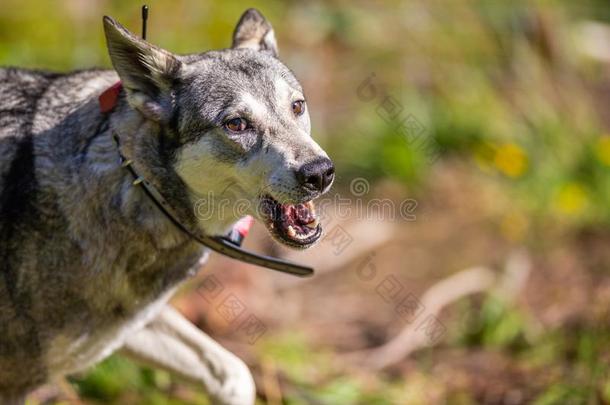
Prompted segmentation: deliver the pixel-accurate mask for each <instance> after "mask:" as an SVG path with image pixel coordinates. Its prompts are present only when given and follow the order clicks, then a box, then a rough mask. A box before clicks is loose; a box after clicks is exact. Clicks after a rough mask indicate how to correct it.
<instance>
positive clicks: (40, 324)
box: [0, 9, 334, 405]
mask: <svg viewBox="0 0 610 405" xmlns="http://www.w3.org/2000/svg"><path fill="white" fill-rule="evenodd" d="M104 29H105V33H106V39H107V43H108V50H109V53H110V58H111V60H112V64H113V66H114V68H115V70H116V72H115V71H103V70H85V71H79V72H74V73H70V74H55V73H47V72H40V71H28V70H21V69H3V70H0V95H1V96H0V402H1V403H2V404H19V403H22V402H23V399H24V398H25V396H26V395H27V394H28V393H29V392H30V391H31V390H33V389H34V388H36V387H37V386H39V385H41V384H43V383H45V382H47V381H50V380H52V379H53V378H54V377H60V376H63V375H66V374H70V373H74V372H77V371H79V370H83V369H85V368H87V367H89V366H91V365H93V364H95V363H97V362H99V361H100V360H102V359H104V358H105V357H107V356H108V355H110V354H111V353H113V352H114V351H116V350H118V349H122V350H124V351H125V352H126V353H128V354H130V355H132V356H134V357H135V358H137V359H140V360H142V361H144V362H146V363H148V364H152V365H154V366H158V367H162V368H165V369H167V370H170V371H171V372H174V373H177V374H178V375H180V376H182V377H185V378H187V379H189V380H191V381H194V382H196V383H200V384H203V386H204V388H205V390H207V392H208V393H209V395H210V396H211V397H213V398H214V400H215V403H223V404H240V405H245V404H251V403H253V402H254V397H255V390H254V383H253V380H252V377H251V375H250V372H249V370H248V368H247V367H246V366H245V364H244V363H242V362H241V361H240V360H239V359H238V358H237V357H235V356H234V355H232V354H231V353H229V352H228V351H226V350H225V349H223V348H222V347H221V346H220V345H218V344H217V343H216V342H214V341H213V340H212V339H211V338H209V337H208V336H206V335H205V334H204V333H203V332H201V331H200V330H199V329H197V328H196V327H194V326H193V325H192V324H191V323H189V322H188V321H187V320H186V319H184V318H183V317H182V316H181V315H180V314H179V313H178V312H177V311H175V310H173V309H171V308H170V307H169V306H168V305H167V304H166V303H167V301H168V299H169V298H170V296H171V295H172V293H173V292H174V291H175V290H176V288H177V286H179V284H180V282H181V281H183V280H185V279H186V278H188V277H189V276H190V275H192V274H193V273H194V271H195V270H196V269H197V268H199V267H200V265H201V263H203V262H205V259H206V249H204V248H203V247H202V246H201V245H199V244H198V243H196V242H195V241H194V240H193V239H191V238H190V237H189V236H188V235H187V234H185V233H184V232H182V231H181V230H180V229H179V228H177V227H176V226H175V224H174V223H172V221H170V220H169V219H168V218H167V217H166V216H165V215H164V214H163V212H161V210H160V209H159V208H158V207H157V206H156V205H155V204H154V203H153V201H152V200H151V199H150V198H149V196H148V195H146V193H145V192H144V190H143V189H142V188H141V187H139V186H136V185H134V184H133V178H132V176H131V174H130V173H129V172H128V171H127V170H126V169H125V168H124V167H122V166H121V164H120V162H119V159H118V156H119V150H118V148H117V145H116V144H115V143H114V142H113V137H112V136H113V135H116V136H118V137H119V138H120V139H121V149H122V153H123V154H124V155H125V156H126V157H127V158H129V159H130V160H132V161H133V164H134V166H136V167H137V168H138V170H139V172H140V173H142V174H143V175H144V177H146V179H147V181H148V182H150V184H152V185H154V186H156V187H157V189H158V190H161V192H162V193H163V196H164V197H165V198H166V200H167V201H169V202H170V203H171V204H172V206H173V207H172V208H173V209H174V212H176V213H177V214H178V215H179V216H180V221H181V222H183V223H185V224H188V225H189V226H194V227H197V228H198V229H201V230H202V231H203V232H205V233H206V234H208V235H223V234H225V233H226V232H227V231H228V230H229V229H230V228H231V226H232V225H233V224H234V223H235V222H236V221H237V220H238V219H239V218H238V216H237V214H236V213H233V212H232V211H233V210H230V209H229V210H227V209H221V208H223V207H226V206H230V205H231V203H238V201H244V200H245V201H249V202H250V203H251V204H250V208H249V211H250V212H248V213H249V214H251V215H254V216H256V217H257V218H258V219H259V220H261V221H262V222H263V223H264V224H266V225H267V228H268V230H269V232H270V233H271V234H272V235H273V236H274V238H275V239H276V240H278V241H280V242H282V243H284V244H286V245H288V246H291V247H296V248H305V247H309V246H310V245H312V244H313V243H314V242H315V241H316V240H317V239H318V238H319V237H320V233H321V228H320V225H319V224H318V221H317V219H316V218H315V211H314V207H313V203H311V200H313V199H314V198H316V197H318V196H319V195H321V194H322V193H324V192H326V191H327V190H328V188H329V187H330V185H331V183H332V181H333V177H334V174H333V172H334V168H333V165H332V163H331V161H330V160H329V158H328V156H327V155H326V153H325V152H324V151H323V150H322V149H321V148H320V147H319V146H318V145H317V144H316V142H314V140H313V139H312V138H311V136H310V120H309V115H308V112H307V106H306V103H305V100H304V95H303V90H302V89H301V86H300V85H299V83H298V81H297V80H296V79H295V77H294V75H293V74H292V73H291V71H290V70H289V69H288V68H286V67H285V66H284V65H283V64H282V63H281V62H280V61H279V60H278V59H277V46H276V42H275V38H274V33H273V30H272V28H271V26H270V25H269V23H268V22H267V21H266V20H265V18H264V17H263V16H262V15H261V14H260V13H259V12H258V11H256V10H253V9H250V10H248V11H246V12H245V13H244V15H243V16H242V17H241V19H240V20H239V23H238V25H237V27H236V28H235V32H234V35H233V45H232V48H230V49H224V50H221V51H211V52H205V53H201V54H193V55H186V56H179V55H175V54H172V53H170V52H168V51H165V50H163V49H160V48H158V47H155V46H153V45H151V44H149V43H147V42H146V41H144V40H142V39H139V38H138V37H136V36H135V35H133V34H131V33H130V32H128V31H127V30H126V29H125V28H123V27H122V26H121V25H119V24H118V23H117V22H115V21H114V20H113V19H111V18H108V17H105V18H104ZM118 80H121V82H122V85H123V90H122V91H121V93H120V94H119V97H118V101H117V103H116V106H115V107H114V109H113V110H112V111H111V112H108V113H102V112H101V111H100V107H99V104H98V96H100V94H101V93H102V92H103V91H104V90H105V89H107V88H109V87H110V86H112V85H113V84H114V83H115V82H117V81H118ZM202 196H203V197H205V200H206V204H207V206H206V207H207V210H208V211H209V210H210V209H212V210H215V211H214V212H215V213H216V214H215V215H206V216H205V218H203V216H201V215H196V213H195V212H196V209H195V206H196V204H197V202H198V201H200V200H201V198H202ZM227 202H228V204H227ZM221 205H222V206H223V207H220V206H221ZM261 206H265V207H266V209H259V207H261ZM269 207H271V209H269ZM242 211H243V210H240V214H242V215H243V212H242ZM278 212H280V213H282V214H281V215H278Z"/></svg>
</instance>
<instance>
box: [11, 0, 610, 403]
mask: <svg viewBox="0 0 610 405" xmlns="http://www.w3.org/2000/svg"><path fill="white" fill-rule="evenodd" d="M148 4H149V5H150V7H151V18H150V21H149V37H148V39H149V41H151V42H153V43H155V44H157V45H159V46H161V47H164V48H166V49H168V50H171V51H173V52H176V53H193V52H203V51H205V50H209V49H216V48H224V47H228V46H229V45H230V43H231V34H232V31H233V28H234V25H235V23H236V22H237V20H238V18H239V16H240V15H241V13H242V12H243V11H244V10H245V8H247V7H256V8H258V9H260V10H261V11H262V12H263V14H264V15H265V16H266V17H267V18H268V19H269V20H270V22H271V23H272V25H273V26H274V28H275V31H276V37H277V38H278V42H279V46H280V55H281V59H282V60H283V61H284V62H285V63H286V64H287V65H288V66H289V67H290V68H291V69H293V70H294V71H295V73H296V75H297V77H298V78H299V79H300V80H301V82H302V84H303V86H304V88H305V91H306V95H307V98H308V105H309V109H310V112H311V115H312V123H313V132H314V136H315V138H316V139H317V140H318V141H319V142H320V143H321V144H322V145H323V146H324V147H325V148H326V149H327V150H328V152H329V154H330V155H331V156H332V157H333V159H334V160H335V162H336V165H337V173H338V178H337V184H336V186H335V192H336V193H338V195H341V196H343V197H345V198H354V193H353V189H352V190H351V193H350V185H352V186H353V182H354V179H360V180H362V179H364V181H365V182H366V185H367V187H368V188H370V189H369V190H368V193H366V195H365V196H364V197H365V199H373V198H387V199H391V200H392V201H397V202H400V201H403V200H404V199H406V198H408V199H411V200H413V201H417V208H416V209H415V211H414V215H415V216H416V220H415V221H408V220H405V218H404V217H403V218H398V219H395V220H393V221H385V222H384V224H385V225H387V223H391V226H392V227H393V228H392V232H391V237H390V238H387V239H384V240H383V243H379V244H377V245H375V246H369V245H366V243H365V242H366V241H362V243H363V245H362V247H360V248H359V249H358V251H357V252H352V253H349V254H348V253H345V254H344V253H343V252H340V253H341V254H338V253H337V252H335V254H334V255H333V254H331V255H330V256H328V261H327V262H328V263H331V262H336V263H338V264H337V265H336V266H335V267H336V268H333V271H330V270H329V271H328V272H324V271H323V272H322V273H323V274H322V275H320V276H319V277H317V278H315V279H314V280H312V281H310V282H307V283H306V284H304V285H302V286H301V285H299V286H300V288H298V289H295V288H294V286H292V285H291V284H290V283H289V282H285V280H284V279H281V280H280V281H278V280H277V278H274V277H273V276H270V275H268V274H263V275H260V274H261V273H255V272H254V271H250V270H244V268H243V267H240V265H238V264H234V263H230V262H228V261H224V260H222V259H221V258H215V261H214V262H213V263H212V264H211V265H210V266H209V269H212V270H206V271H208V272H210V271H213V272H214V274H215V275H217V277H219V279H221V280H222V282H223V285H225V287H226V288H227V290H231V291H235V292H236V295H237V296H239V297H240V299H241V300H242V301H243V302H244V303H245V305H246V306H247V307H248V309H249V311H250V312H252V313H255V314H256V316H257V317H259V318H261V319H262V320H263V321H264V322H265V325H266V326H267V330H266V333H265V334H264V336H263V337H262V338H261V339H260V340H258V341H257V342H256V343H255V344H250V345H248V344H245V343H244V342H243V341H241V343H240V341H239V336H238V335H239V334H238V333H237V331H236V330H235V328H234V327H231V326H230V325H227V324H226V322H225V323H223V322H222V320H219V319H218V316H215V315H213V310H212V308H211V306H210V304H209V303H207V302H206V301H205V300H202V299H201V297H199V296H198V295H197V293H196V287H197V284H196V282H195V283H191V284H189V286H187V287H185V289H184V291H183V292H181V294H180V296H179V297H178V298H177V299H176V301H175V304H176V305H177V306H178V307H179V308H181V310H182V311H183V312H185V313H186V314H187V316H188V317H189V318H190V319H191V320H193V321H194V322H196V323H197V324H198V325H199V326H201V327H202V328H203V329H204V330H206V332H208V333H210V334H211V335H212V336H215V337H216V338H218V339H220V340H221V341H222V342H223V343H224V344H226V345H227V346H228V347H230V348H231V349H232V350H235V351H236V352H238V353H239V354H240V356H241V357H242V358H244V359H246V361H247V362H248V364H250V365H251V367H252V369H253V371H254V373H255V376H256V378H257V383H258V386H259V391H260V392H259V397H260V402H261V403H270V404H280V403H285V404H309V403H311V404H420V403H422V404H424V403H449V404H471V403H489V404H521V403H536V404H541V405H542V404H564V403H569V404H597V403H610V374H609V372H610V365H609V364H608V361H609V360H610V331H609V326H610V322H609V320H610V318H609V317H608V315H609V313H608V308H609V304H610V281H609V280H610V278H609V277H608V274H609V271H610V254H609V253H608V252H609V247H610V232H609V229H610V228H609V225H610V114H609V112H610V108H609V106H610V2H608V1H602V0H597V1H594V0H585V1H578V2H575V1H568V0H566V1H552V0H547V1H522V0H515V1H510V2H501V1H475V0H471V1H466V0H455V1H438V0H432V1H425V0H413V1H383V2H381V1H364V0H356V1H346V0H345V1H341V0H332V1H325V2H322V1H308V2H296V1H267V2H256V1H254V2H251V3H248V4H244V3H243V2H238V1H234V0H230V1H224V2H212V1H205V0H181V1H161V0H159V1H149V2H148ZM140 5H141V3H140V2H133V1H119V0H116V1H110V0H108V1H104V0H90V1H82V0H81V1H79V0H56V1H42V0H38V1H35V0H19V1H18V0H0V65H14V66H21V67H31V68H39V69H51V70H60V71H67V70H71V69H83V68H88V67H93V66H103V67H109V66H110V65H109V59H108V56H107V53H106V50H105V44H104V40H103V32H102V24H101V17H102V15H105V14H107V15H111V16H113V17H115V18H116V19H118V21H120V22H121V23H123V24H124V25H126V26H127V27H128V28H130V29H131V30H132V31H134V32H136V33H139V32H140V20H139V18H140V11H139V7H140ZM358 197H360V196H358ZM335 224H342V225H341V226H342V228H341V229H346V230H349V229H358V230H357V231H353V232H351V233H350V232H348V233H350V235H351V237H352V238H353V239H354V245H353V246H356V245H357V243H358V242H359V240H361V239H368V238H370V237H371V235H376V234H377V233H378V234H381V231H380V229H381V228H379V227H378V226H376V225H375V224H370V223H369V222H366V221H362V218H357V217H354V216H353V215H352V218H335V219H334V220H333V221H331V225H330V226H329V227H328V228H329V229H334V228H333V226H335ZM354 224H355V225H354ZM358 225H361V226H362V227H365V228H364V229H365V231H362V230H361V229H362V228H353V226H356V227H357V226H358ZM350 226H352V228H350ZM252 243H253V245H254V246H257V247H258V248H261V249H266V250H267V251H269V252H272V253H274V254H284V252H283V251H282V250H281V249H278V248H277V247H275V246H273V245H272V244H271V243H270V242H268V240H266V239H265V236H264V234H263V233H260V232H259V235H257V236H256V238H255V240H254V242H252ZM322 245H324V243H323V244H322ZM358 246H360V245H358ZM327 247H328V246H327ZM315 249H317V248H314V250H315ZM320 249H321V250H320V251H319V252H322V253H316V252H315V251H314V252H311V253H307V254H304V255H303V256H301V260H308V258H310V257H313V256H315V255H316V254H318V255H323V252H325V251H324V246H321V247H320ZM327 250H328V249H327ZM331 250H332V249H331ZM346 252H347V250H346ZM514 252H521V253H519V254H523V252H526V253H525V255H526V257H527V260H528V261H529V262H530V263H531V272H530V273H529V275H528V277H527V280H526V281H525V282H524V284H523V286H522V287H521V288H520V289H519V290H518V291H517V292H516V294H515V297H513V299H511V300H506V299H500V298H498V297H497V296H496V295H494V294H493V293H489V294H483V295H478V296H475V297H474V298H468V299H464V300H460V301H459V302H458V303H456V304H455V305H452V306H451V307H450V308H448V309H447V310H445V311H443V312H442V314H441V315H440V319H441V320H442V322H443V325H444V326H445V327H446V333H445V335H444V336H443V338H442V341H440V342H438V343H435V344H434V345H432V346H431V347H428V348H425V349H423V350H419V351H417V352H415V353H412V354H410V355H409V356H408V357H407V358H405V359H400V358H398V359H396V364H393V365H392V367H390V368H388V369H386V370H384V371H383V372H380V371H376V370H373V369H370V368H367V367H366V366H363V367H345V362H344V360H343V357H342V355H343V353H346V352H352V351H355V350H360V349H365V348H370V347H374V346H378V345H380V344H381V343H383V342H385V341H387V340H389V339H390V338H391V337H393V336H395V335H396V334H397V333H398V332H399V331H400V330H401V329H402V328H403V327H404V326H405V322H404V319H401V318H400V316H397V315H396V313H395V312H394V311H393V307H391V306H388V304H387V302H385V301H384V299H383V297H381V298H380V296H379V291H378V289H376V288H375V285H372V284H368V285H367V284H366V283H364V282H363V281H362V280H361V279H360V280H359V279H357V277H354V269H356V270H357V269H358V268H359V267H358V266H360V264H359V263H361V262H362V258H363V257H365V256H366V254H369V253H371V254H373V255H374V259H373V263H374V266H375V269H376V270H377V271H378V274H379V275H394V276H396V277H397V278H398V279H400V280H401V283H402V285H403V286H404V287H405V290H408V291H411V292H412V293H413V294H415V295H416V296H418V297H421V296H422V295H423V293H424V292H425V291H426V289H427V288H428V287H430V286H431V285H432V284H433V283H434V282H435V281H438V280H440V279H442V278H444V277H445V276H447V275H450V274H452V273H454V272H456V271H458V270H460V269H462V268H464V267H468V266H475V265H483V266H488V267H491V268H493V269H495V270H497V271H498V273H499V274H500V273H501V272H502V269H503V268H504V263H506V261H507V260H508V259H510V257H512V255H514V254H515V253H514ZM308 255H310V256H308ZM328 266H330V265H328ZM330 267H332V266H330ZM330 267H329V268H330ZM322 270H324V269H322ZM259 275H260V276H259ZM201 277H203V276H201ZM380 277H381V276H380ZM295 290H296V291H295ZM280 307H281V308H280ZM77 396H79V397H80V400H77V399H76V397H77ZM39 403H49V404H55V403H57V404H59V403H87V404H89V403H91V404H98V403H100V404H101V403H112V404H127V403H129V404H136V403H142V404H206V403H207V400H206V397H205V395H204V393H202V392H201V390H199V389H198V387H194V386H191V385H188V384H185V383H183V382H181V381H179V380H177V379H175V378H174V377H172V376H170V375H167V374H166V373H164V372H161V371H157V370H151V369H147V368H140V367H138V366H136V365H134V364H133V363H131V362H130V361H129V360H127V359H124V358H122V357H120V356H118V355H115V356H113V357H111V358H110V359H108V360H107V361H105V362H104V363H103V364H101V365H100V366H98V367H97V368H95V369H94V370H92V371H91V372H89V373H87V374H84V375H79V376H75V377H71V378H70V379H69V380H68V381H67V382H61V383H58V384H55V385H53V386H49V387H45V388H44V389H42V390H40V391H39V392H37V393H36V394H34V395H33V396H32V398H31V399H30V404H39Z"/></svg>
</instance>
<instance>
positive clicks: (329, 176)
mask: <svg viewBox="0 0 610 405" xmlns="http://www.w3.org/2000/svg"><path fill="white" fill-rule="evenodd" d="M296 175H297V179H298V181H299V184H300V185H301V186H302V187H304V188H306V189H308V190H311V191H320V192H322V191H324V190H326V188H327V187H328V186H330V184H331V183H332V182H333V179H334V178H335V166H334V165H333V162H332V161H331V160H330V159H328V158H321V159H317V160H314V161H312V162H309V163H306V164H304V165H303V166H301V167H300V168H299V169H298V170H297V172H296Z"/></svg>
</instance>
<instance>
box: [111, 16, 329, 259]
mask: <svg viewBox="0 0 610 405" xmlns="http://www.w3.org/2000/svg"><path fill="white" fill-rule="evenodd" d="M104 28H105V32H106V38H107V42H108V49H109V53H110V57H111V60H112V63H113V65H114V67H115V69H116V71H117V73H118V75H119V77H120V78H121V81H122V82H123V87H124V88H125V89H126V92H127V101H128V103H129V105H130V106H131V107H132V108H133V109H134V110H135V111H137V112H139V114H141V116H142V117H143V118H144V119H145V120H146V121H148V122H152V123H154V124H155V125H157V126H158V127H159V128H164V129H167V131H164V132H163V133H164V134H165V135H163V136H166V137H169V138H171V139H169V140H168V141H167V142H161V143H160V144H161V145H165V146H161V147H167V148H171V151H166V152H167V153H164V154H165V155H167V156H169V158H168V159H166V160H167V161H168V162H169V163H167V165H168V166H170V167H169V169H171V170H173V171H174V172H175V173H176V174H177V175H178V177H179V178H180V180H181V181H182V182H183V183H184V185H185V188H186V189H187V190H188V195H189V196H190V200H191V203H192V205H193V209H196V210H197V213H198V216H199V219H200V223H201V226H202V227H203V229H204V231H206V232H208V233H210V234H218V233H224V232H225V231H226V230H227V228H228V227H230V225H231V224H232V223H234V222H235V220H236V219H238V218H239V217H240V216H243V215H245V214H250V215H254V216H255V217H258V218H259V219H260V220H261V221H263V222H264V223H265V224H266V225H267V229H268V230H269V232H270V233H271V234H272V235H273V236H274V237H275V238H276V240H279V241H280V242H282V243H284V244H286V245H288V246H291V247H295V248H306V247H309V246H311V245H312V244H313V243H314V242H316V241H317V240H318V239H319V237H320V235H321V232H322V229H321V226H320V224H319V222H318V220H317V219H316V214H315V209H314V206H313V203H312V202H311V201H312V200H313V199H315V198H316V197H318V196H320V195H321V194H323V193H325V192H326V191H328V189H329V188H330V186H331V183H332V182H333V179H334V167H333V164H332V162H331V160H330V159H329V158H328V156H327V154H326V153H325V152H324V151H323V150H322V149H321V148H320V146H318V144H317V143H316V142H315V141H314V140H313V139H312V138H311V135H310V129H311V126H310V119H309V112H308V106H307V103H306V101H305V96H304V94H303V89H302V88H301V86H300V84H299V82H298V81H297V79H296V78H295V77H294V75H293V74H292V72H291V71H290V70H289V69H288V68H287V67H286V66H285V65H284V64H283V63H282V62H280V61H279V60H278V58H277V55H278V53H277V45H276V42H275V36H274V32H273V29H272V28H271V25H270V24H269V22H268V21H267V20H266V19H265V18H264V17H263V16H262V15H261V14H260V13H259V12H258V11H256V10H254V9H250V10H247V11H246V12H245V13H244V14H243V15H242V17H241V19H240V20H239V22H238V24H237V26H236V28H235V32H234V34H233V45H232V48H230V49H225V50H221V51H211V52H206V53H202V54H193V55H186V56H181V55H175V54H172V53H170V52H168V51H165V50H163V49H160V48H158V47H155V46H154V45H151V44H149V43H147V42H146V41H143V40H141V39H139V38H137V37H136V36H135V35H133V34H131V33H130V32H129V31H127V30H126V29H125V28H123V27H122V26H121V25H119V24H118V23H117V22H115V21H114V20H112V19H111V18H108V17H105V18H104ZM141 136H145V135H141Z"/></svg>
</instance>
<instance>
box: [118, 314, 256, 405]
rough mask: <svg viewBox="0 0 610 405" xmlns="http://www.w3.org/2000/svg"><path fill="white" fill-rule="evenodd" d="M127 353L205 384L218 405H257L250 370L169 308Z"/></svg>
mask: <svg viewBox="0 0 610 405" xmlns="http://www.w3.org/2000/svg"><path fill="white" fill-rule="evenodd" d="M123 352H124V353H126V354H127V355H129V356H130V357H133V358H135V359H136V360H139V361H142V362H145V363H147V364H149V365H152V366H156V367H160V368H163V369H166V370H168V371H170V372H173V373H176V374H177V375H180V376H182V377H184V378H186V379H188V380H190V381H193V382H195V383H199V384H203V386H204V388H205V390H206V391H207V392H208V394H209V395H210V396H212V397H213V398H214V399H215V401H216V402H214V403H219V404H226V405H251V404H254V399H255V386H254V380H253V379H252V375H251V374H250V370H249V369H248V367H247V366H246V365H245V364H244V363H243V362H242V361H241V360H240V359H238V358H237V357H236V356H235V355H234V354H232V353H230V352H228V351H227V350H225V349H224V348H223V347H222V346H220V345H219V344H218V343H216V342H215V341H214V340H212V338H210V337H209V336H207V335H206V334H204V333H203V332H202V331H201V330H199V329H198V328H197V327H195V326H194V325H193V324H192V323H190V322H189V321H188V320H187V319H186V318H184V317H183V316H182V315H181V314H180V313H179V312H178V311H176V310H175V309H173V308H171V307H170V306H169V305H168V306H166V307H165V308H164V309H163V310H162V311H161V313H160V314H159V315H158V316H157V317H156V318H155V319H154V320H153V321H152V322H151V323H150V324H148V325H147V326H146V327H145V328H144V329H142V330H140V331H138V332H136V333H135V334H134V335H132V336H131V337H129V338H128V339H127V341H126V342H125V345H124V347H123Z"/></svg>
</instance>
